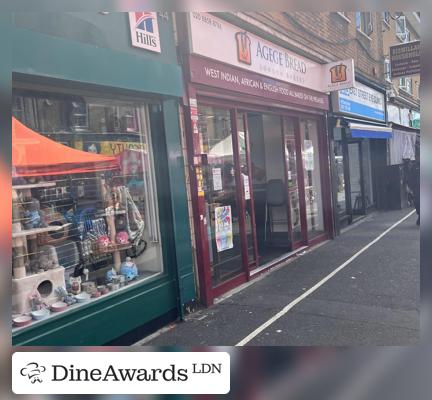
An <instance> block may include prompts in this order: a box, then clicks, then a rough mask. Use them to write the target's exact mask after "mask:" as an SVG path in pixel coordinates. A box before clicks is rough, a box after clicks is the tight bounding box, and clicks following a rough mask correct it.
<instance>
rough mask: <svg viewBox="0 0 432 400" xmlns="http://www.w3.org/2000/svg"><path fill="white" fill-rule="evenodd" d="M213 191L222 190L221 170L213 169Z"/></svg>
mask: <svg viewBox="0 0 432 400" xmlns="http://www.w3.org/2000/svg"><path fill="white" fill-rule="evenodd" d="M212 174H213V190H214V191H218V190H222V168H213V169H212Z"/></svg>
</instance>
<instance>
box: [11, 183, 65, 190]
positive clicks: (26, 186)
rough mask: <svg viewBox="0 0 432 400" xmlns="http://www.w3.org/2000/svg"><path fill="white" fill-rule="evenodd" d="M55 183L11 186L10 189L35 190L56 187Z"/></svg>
mask: <svg viewBox="0 0 432 400" xmlns="http://www.w3.org/2000/svg"><path fill="white" fill-rule="evenodd" d="M56 184H57V183H56V182H37V183H26V184H21V185H13V186H12V189H15V190H24V189H36V188H47V187H53V186H56Z"/></svg>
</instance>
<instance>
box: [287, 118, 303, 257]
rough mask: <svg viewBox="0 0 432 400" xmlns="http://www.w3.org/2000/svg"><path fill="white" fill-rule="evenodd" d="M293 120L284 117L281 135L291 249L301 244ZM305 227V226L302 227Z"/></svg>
mask: <svg viewBox="0 0 432 400" xmlns="http://www.w3.org/2000/svg"><path fill="white" fill-rule="evenodd" d="M294 127H295V120H294V119H293V118H284V121H283V136H284V142H285V169H286V181H287V186H288V206H289V213H290V234H291V242H292V244H293V246H292V247H293V249H294V248H297V247H299V246H300V245H301V242H302V238H303V237H304V234H305V232H304V233H303V234H302V224H301V213H300V207H301V205H300V195H299V180H298V173H297V149H296V138H295V128H294ZM303 229H305V227H303Z"/></svg>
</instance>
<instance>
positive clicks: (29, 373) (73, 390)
mask: <svg viewBox="0 0 432 400" xmlns="http://www.w3.org/2000/svg"><path fill="white" fill-rule="evenodd" d="M12 390H13V392H14V393H15V394H226V393H228V392H229V390H230V357H229V354H228V353H226V352H176V353H170V352H161V353H158V352H142V353H141V352H15V353H14V354H13V355H12Z"/></svg>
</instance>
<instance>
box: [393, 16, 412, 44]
mask: <svg viewBox="0 0 432 400" xmlns="http://www.w3.org/2000/svg"><path fill="white" fill-rule="evenodd" d="M402 22H403V26H400V24H401V23H402ZM395 33H396V37H397V38H398V39H399V40H400V41H401V42H402V43H406V42H407V41H408V40H407V36H409V30H408V29H407V23H406V17H405V15H401V16H399V18H397V19H396V20H395Z"/></svg>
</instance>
